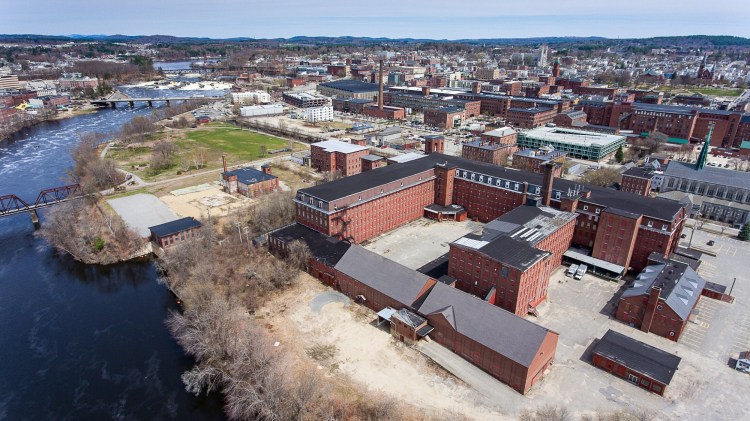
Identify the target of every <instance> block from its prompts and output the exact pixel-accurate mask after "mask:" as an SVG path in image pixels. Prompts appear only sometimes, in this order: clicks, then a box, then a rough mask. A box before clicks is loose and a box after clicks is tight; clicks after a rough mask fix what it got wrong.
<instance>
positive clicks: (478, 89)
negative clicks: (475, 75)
mask: <svg viewBox="0 0 750 421" xmlns="http://www.w3.org/2000/svg"><path fill="white" fill-rule="evenodd" d="M471 93H473V94H481V93H482V84H481V83H479V82H474V83H472V84H471Z"/></svg>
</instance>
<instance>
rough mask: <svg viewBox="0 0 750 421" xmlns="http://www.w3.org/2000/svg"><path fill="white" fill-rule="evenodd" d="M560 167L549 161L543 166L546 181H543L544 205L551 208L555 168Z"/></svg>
mask: <svg viewBox="0 0 750 421" xmlns="http://www.w3.org/2000/svg"><path fill="white" fill-rule="evenodd" d="M558 165H560V164H558V163H556V162H554V161H547V162H545V163H544V164H542V167H543V169H544V180H543V181H542V191H541V194H542V204H543V205H544V206H549V204H550V201H551V200H552V183H553V182H554V181H555V168H556V167H557V166H558Z"/></svg>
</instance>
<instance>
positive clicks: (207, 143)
mask: <svg viewBox="0 0 750 421" xmlns="http://www.w3.org/2000/svg"><path fill="white" fill-rule="evenodd" d="M161 139H164V140H167V141H170V142H173V143H174V144H175V145H177V148H178V150H177V153H176V154H175V157H174V159H173V160H172V166H170V167H169V168H165V169H162V170H160V171H158V172H155V171H152V170H151V169H150V168H149V165H148V164H149V162H150V160H151V148H150V147H149V146H137V147H132V148H111V149H110V150H109V152H108V154H107V157H108V158H111V159H113V160H115V161H116V162H117V164H118V166H119V167H120V168H122V169H124V170H127V171H130V172H132V173H134V174H136V175H138V176H139V177H141V178H142V179H144V180H146V181H154V180H163V179H165V178H170V177H173V176H176V175H181V174H183V173H189V172H190V171H193V170H194V168H193V169H191V168H190V167H191V163H192V162H193V161H194V159H193V158H194V157H195V156H196V155H197V154H201V155H203V156H204V157H205V166H204V167H203V168H201V169H200V170H205V169H215V168H219V167H220V166H221V156H222V155H226V158H227V163H228V164H238V163H243V162H248V161H254V160H256V159H260V158H264V157H269V156H273V155H270V154H268V153H267V151H272V150H274V149H282V148H285V147H287V146H288V143H287V141H285V140H283V139H280V138H277V137H274V136H269V135H265V134H261V133H255V132H250V131H247V130H241V129H239V128H236V127H235V126H232V125H229V124H223V123H213V124H209V125H207V126H203V127H200V128H198V129H189V130H185V131H179V130H175V131H167V132H160V133H157V134H154V135H149V136H148V137H147V139H146V141H147V142H149V141H154V140H161ZM264 148H265V151H266V153H264V152H263V150H264ZM296 148H301V146H299V145H295V149H296Z"/></svg>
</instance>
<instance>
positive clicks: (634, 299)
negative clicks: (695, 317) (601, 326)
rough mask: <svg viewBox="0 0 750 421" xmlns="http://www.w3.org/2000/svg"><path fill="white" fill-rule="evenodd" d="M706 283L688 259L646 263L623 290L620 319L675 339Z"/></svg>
mask: <svg viewBox="0 0 750 421" xmlns="http://www.w3.org/2000/svg"><path fill="white" fill-rule="evenodd" d="M705 286H706V281H705V280H703V278H701V277H700V275H698V274H697V273H696V272H695V271H694V270H693V269H692V268H691V267H690V266H689V265H687V264H686V263H682V262H678V261H674V260H670V261H667V262H665V263H660V264H656V265H651V266H647V267H646V268H645V269H644V270H643V271H642V272H641V273H640V274H639V275H638V278H636V280H635V281H634V282H633V285H632V286H631V287H630V288H628V289H627V290H625V292H623V294H622V297H621V298H620V302H619V304H618V306H617V315H616V317H617V320H621V321H623V322H625V323H627V324H629V325H631V326H633V327H636V328H638V329H640V330H642V331H644V332H651V333H654V334H656V335H659V336H663V337H665V338H667V339H669V340H672V341H675V342H676V341H677V340H679V338H680V335H681V334H682V331H683V330H684V329H685V325H686V324H687V322H688V319H689V317H690V314H691V313H692V311H693V309H694V308H695V306H696V304H698V300H699V299H700V297H701V294H702V293H703V289H704V287H705Z"/></svg>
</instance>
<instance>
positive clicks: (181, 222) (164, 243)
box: [148, 217, 201, 250]
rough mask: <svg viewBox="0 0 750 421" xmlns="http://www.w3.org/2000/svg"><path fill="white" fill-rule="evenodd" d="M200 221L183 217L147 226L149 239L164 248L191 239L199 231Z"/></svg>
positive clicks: (166, 248)
mask: <svg viewBox="0 0 750 421" xmlns="http://www.w3.org/2000/svg"><path fill="white" fill-rule="evenodd" d="M200 228H201V223H200V222H198V221H197V220H196V219H195V218H192V217H185V218H181V219H176V220H174V221H170V222H165V223H163V224H159V225H155V226H153V227H149V228H148V229H149V231H150V232H151V235H150V238H151V241H153V242H154V243H156V244H157V245H158V246H159V247H161V248H162V249H164V250H168V249H170V248H171V247H174V246H175V245H178V244H180V243H184V242H189V241H192V240H193V239H194V238H196V237H197V236H198V235H199V233H200Z"/></svg>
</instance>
